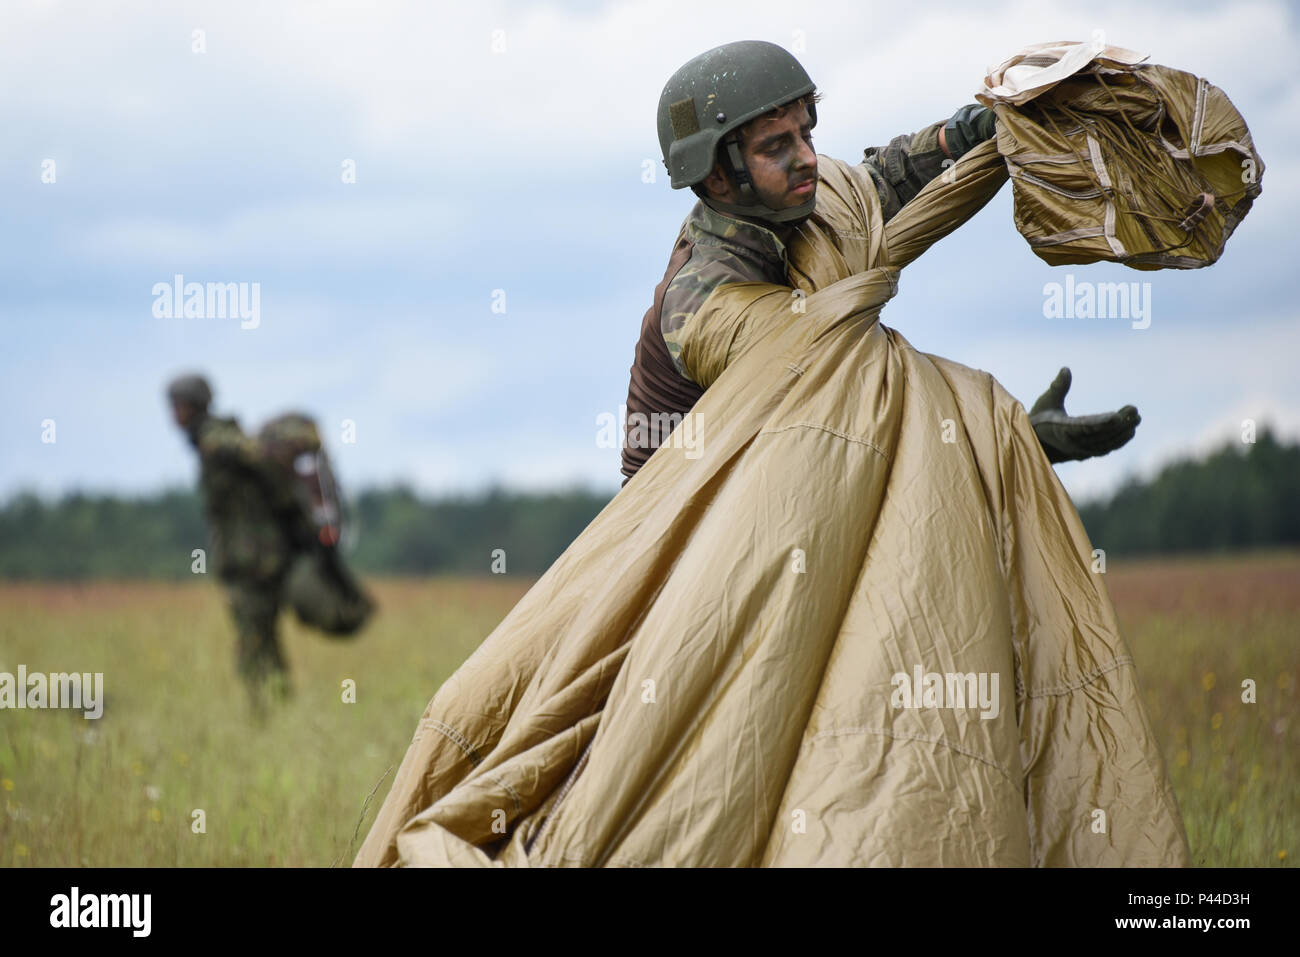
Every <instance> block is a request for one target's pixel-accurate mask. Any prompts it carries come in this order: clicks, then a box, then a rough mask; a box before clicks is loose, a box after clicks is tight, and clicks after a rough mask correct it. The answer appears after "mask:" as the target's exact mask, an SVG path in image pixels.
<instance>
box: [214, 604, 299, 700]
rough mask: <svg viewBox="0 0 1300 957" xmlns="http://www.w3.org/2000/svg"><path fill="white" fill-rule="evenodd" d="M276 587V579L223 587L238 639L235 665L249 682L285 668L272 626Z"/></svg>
mask: <svg viewBox="0 0 1300 957" xmlns="http://www.w3.org/2000/svg"><path fill="white" fill-rule="evenodd" d="M280 589H281V582H280V580H279V579H272V580H269V581H256V580H248V581H239V582H231V583H229V585H228V588H227V596H228V598H229V601H230V612H231V615H232V617H233V618H234V619H235V630H236V632H237V633H238V638H239V640H238V644H237V646H236V648H237V654H236V662H235V664H236V668H237V669H238V671H239V675H240V677H241V678H243V679H244V681H246V682H247V683H249V684H250V685H260V684H261V683H262V682H264V681H265V680H266V679H267V678H269V677H271V676H273V675H277V674H283V673H284V672H285V671H287V668H286V665H285V661H284V654H283V653H282V652H281V650H280V639H279V633H278V630H277V625H276V619H277V617H278V615H279V613H280Z"/></svg>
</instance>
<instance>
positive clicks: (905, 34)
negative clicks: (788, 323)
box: [0, 0, 1300, 497]
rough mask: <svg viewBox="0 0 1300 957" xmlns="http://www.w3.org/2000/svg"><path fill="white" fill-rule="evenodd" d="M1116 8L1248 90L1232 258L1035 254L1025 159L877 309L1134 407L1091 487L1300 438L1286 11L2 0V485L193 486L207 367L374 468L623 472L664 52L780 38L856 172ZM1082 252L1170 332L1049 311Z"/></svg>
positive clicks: (466, 473)
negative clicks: (180, 402) (1248, 205)
mask: <svg viewBox="0 0 1300 957" xmlns="http://www.w3.org/2000/svg"><path fill="white" fill-rule="evenodd" d="M900 11H901V12H902V15H900ZM1097 29H1101V30H1104V31H1105V34H1106V38H1107V40H1108V42H1111V43H1114V44H1116V45H1120V46H1125V47H1128V48H1130V49H1134V50H1138V51H1140V52H1142V53H1147V54H1150V57H1151V60H1150V62H1153V63H1161V64H1165V65H1168V66H1173V67H1177V68H1179V69H1183V70H1187V71H1189V72H1192V73H1195V74H1197V75H1200V76H1204V77H1206V78H1207V79H1209V80H1210V81H1211V82H1212V83H1214V84H1216V85H1217V86H1219V87H1221V88H1222V89H1223V90H1225V91H1226V92H1227V94H1228V95H1229V96H1230V97H1231V99H1232V101H1233V103H1234V104H1235V105H1236V106H1237V108H1238V109H1239V110H1240V111H1241V113H1242V114H1243V116H1244V117H1245V118H1246V120H1247V122H1248V124H1249V126H1250V130H1251V133H1252V134H1253V136H1254V139H1255V143H1256V146H1257V148H1258V149H1259V152H1260V154H1261V155H1262V156H1263V158H1264V161H1265V163H1266V165H1267V171H1266V173H1265V174H1264V177H1263V181H1262V182H1263V195H1262V196H1261V198H1260V200H1259V201H1258V202H1257V204H1256V206H1255V208H1254V210H1253V211H1252V212H1251V213H1250V215H1249V217H1248V218H1247V219H1246V221H1245V223H1244V224H1243V225H1242V226H1241V227H1240V228H1239V229H1238V231H1237V233H1236V235H1235V236H1234V237H1233V238H1232V240H1231V241H1230V243H1229V245H1228V248H1227V251H1226V253H1225V254H1224V256H1223V258H1222V259H1221V260H1220V261H1219V263H1217V264H1216V265H1215V266H1214V267H1212V268H1209V269H1204V270H1199V271H1192V272H1182V271H1174V270H1166V271H1162V272H1136V271H1133V270H1127V269H1124V268H1123V267H1120V266H1115V265H1109V264H1107V265H1096V266H1089V267H1072V269H1070V270H1066V269H1063V268H1056V269H1050V268H1049V267H1047V266H1046V265H1045V264H1043V263H1042V262H1040V261H1039V260H1038V259H1037V258H1036V257H1035V256H1034V255H1033V254H1032V253H1031V252H1030V250H1029V247H1028V246H1027V245H1026V243H1025V241H1024V239H1023V238H1022V237H1021V236H1020V235H1019V234H1018V233H1017V232H1016V229H1015V226H1014V223H1013V220H1012V202H1011V199H1012V197H1011V187H1010V186H1006V187H1004V188H1003V190H1002V192H1001V193H999V195H998V196H997V197H995V198H994V200H993V201H992V202H991V203H989V205H988V206H987V207H986V208H985V209H984V210H982V211H981V212H980V213H979V214H978V215H977V216H976V217H975V218H974V219H973V220H972V221H971V222H969V223H968V224H967V225H965V226H964V227H963V228H962V229H961V230H959V231H958V232H956V233H954V234H953V235H952V236H950V237H948V238H947V239H945V240H944V241H943V242H941V243H940V244H938V245H937V246H935V247H934V248H933V249H932V250H930V251H929V252H928V253H927V254H926V255H925V256H923V257H922V258H921V259H920V260H919V261H918V262H917V263H916V264H914V265H913V266H910V267H908V269H907V270H905V271H904V273H903V274H902V277H901V281H900V291H899V294H898V295H897V297H896V298H895V299H894V300H893V301H892V302H891V303H890V304H889V305H888V306H887V307H886V309H885V311H884V313H883V321H884V322H885V323H886V324H887V325H890V326H892V327H894V328H897V329H899V330H900V331H902V332H903V334H904V335H905V336H906V337H907V339H908V340H909V341H910V342H911V343H912V344H913V345H915V346H916V347H918V348H920V349H922V350H924V351H928V352H935V353H939V354H941V355H944V356H947V357H949V358H952V359H955V360H957V361H960V362H963V363H966V364H968V365H972V366H977V367H979V368H983V369H986V370H988V371H989V372H991V373H993V374H994V375H995V376H996V377H997V378H998V379H999V380H1000V381H1001V382H1002V383H1003V384H1004V385H1005V386H1006V387H1007V388H1008V389H1009V390H1010V391H1011V392H1012V394H1014V395H1016V396H1017V397H1018V398H1020V399H1021V400H1022V401H1023V402H1025V404H1026V406H1028V405H1030V404H1032V402H1033V400H1034V398H1035V397H1036V396H1037V395H1038V393H1039V392H1041V391H1042V389H1043V388H1044V387H1046V386H1047V384H1048V383H1049V382H1050V381H1051V379H1052V377H1053V375H1054V374H1055V372H1056V370H1057V368H1058V367H1060V366H1062V365H1069V366H1070V367H1071V368H1072V369H1073V371H1074V380H1075V384H1074V388H1073V390H1072V391H1071V393H1070V396H1069V398H1068V400H1067V408H1068V409H1069V410H1070V411H1072V412H1097V411H1103V410H1109V409H1115V408H1118V407H1119V406H1121V405H1123V404H1125V403H1133V404H1134V405H1136V406H1137V407H1138V408H1139V410H1140V411H1141V414H1142V417H1143V423H1142V425H1141V426H1140V428H1139V430H1138V434H1137V438H1136V439H1135V440H1134V441H1133V442H1132V443H1130V445H1129V446H1127V447H1126V448H1124V449H1123V450H1122V451H1120V452H1118V453H1115V454H1113V455H1111V456H1109V457H1108V458H1106V459H1104V460H1098V461H1093V462H1088V463H1078V464H1070V465H1066V466H1061V467H1059V468H1058V474H1060V475H1061V477H1062V479H1063V480H1064V482H1065V484H1066V487H1067V488H1068V489H1069V490H1070V491H1071V493H1072V494H1074V495H1075V496H1076V497H1089V496H1092V495H1096V494H1100V493H1104V492H1106V491H1109V490H1111V489H1113V488H1114V487H1115V486H1116V484H1117V483H1118V482H1119V481H1121V480H1122V479H1123V478H1124V477H1125V476H1127V475H1129V474H1132V473H1141V474H1147V473H1149V472H1150V471H1151V470H1152V469H1154V468H1155V467H1156V466H1158V464H1159V463H1161V462H1162V461H1165V460H1167V459H1168V458H1169V457H1170V456H1173V455H1178V454H1184V453H1186V452H1188V451H1192V450H1200V449H1204V448H1206V447H1207V446H1208V445H1209V444H1211V443H1213V442H1215V441H1218V440H1222V439H1223V438H1226V437H1228V436H1229V435H1235V434H1236V433H1237V432H1238V430H1239V427H1240V423H1241V421H1242V419H1244V418H1248V417H1249V418H1255V419H1257V420H1259V421H1261V422H1263V421H1272V422H1274V423H1275V424H1276V425H1277V426H1278V427H1279V428H1280V429H1281V431H1283V432H1284V433H1285V434H1286V435H1288V436H1290V437H1300V377H1297V376H1296V374H1295V373H1294V363H1295V361H1296V358H1297V356H1298V355H1300V323H1297V322H1296V313H1297V309H1296V306H1295V298H1294V294H1293V290H1292V286H1291V283H1293V282H1294V281H1295V277H1296V266H1295V257H1296V251H1297V243H1296V240H1295V238H1294V237H1295V231H1296V223H1297V222H1300V193H1298V191H1297V187H1296V182H1297V160H1296V155H1297V146H1300V134H1298V133H1297V131H1296V122H1295V119H1296V117H1297V116H1300V77H1298V76H1297V74H1296V73H1295V71H1294V68H1293V64H1294V59H1295V54H1294V51H1295V49H1296V47H1297V41H1298V40H1300V37H1298V35H1297V33H1298V31H1297V25H1296V14H1295V11H1294V9H1293V8H1292V7H1291V5H1289V4H1288V3H1285V2H1235V3H1231V4H1224V5H1222V6H1218V5H1199V4H1189V3H1187V2H1185V0H1183V2H1177V3H1173V2H1170V3H1142V4H1136V3H1131V2H1125V3H1107V2H1093V0H1090V2H1086V3H1063V2H1045V0H1028V2H1010V3H999V4H997V5H994V6H990V5H987V4H984V5H978V4H964V3H963V4H951V5H948V4H937V3H925V2H913V3H908V4H904V5H899V4H897V3H893V2H891V3H864V2H862V0H845V2H834V3H818V2H811V3H799V4H794V3H789V2H785V3H772V2H743V3H734V4H721V3H717V4H715V3H700V2H698V0H691V2H672V0H649V2H613V3H596V2H572V3H549V4H532V3H502V2H474V3H468V2H466V3H399V2H382V0H369V2H356V3H342V2H338V3H326V2H295V3H289V2H252V0H249V2H234V0H222V2H205V3H198V2H196V3H183V2H177V3H168V4H159V3H157V2H156V0H155V2H136V3H129V2H127V3H113V4H108V3H101V2H93V0H85V2H82V3H72V2H58V0H50V2H31V0H13V2H6V3H5V4H4V5H3V6H2V7H0V117H2V118H3V131H4V132H3V135H2V136H0V180H2V181H3V184H4V203H3V206H4V209H5V216H4V220H3V221H4V224H5V228H4V230H3V233H2V234H0V244H2V248H0V253H2V254H0V285H2V287H3V296H2V298H0V323H3V331H4V345H3V348H0V410H2V411H0V497H7V496H8V495H10V494H12V493H13V492H15V491H17V490H19V489H25V488H26V489H36V490H39V491H41V492H44V493H47V494H57V493H62V492H64V491H67V490H71V489H85V490H91V491H121V492H148V491H152V490H155V489H158V488H161V487H164V486H168V485H176V484H185V483H190V482H192V481H193V479H194V476H195V463H194V461H193V456H192V453H191V452H190V450H189V448H188V447H187V446H186V445H185V444H184V442H183V440H182V438H181V436H180V435H179V433H177V432H176V430H175V429H174V428H173V427H172V426H171V425H170V423H169V420H168V418H167V410H166V408H165V406H164V403H163V400H162V387H163V384H164V382H165V381H166V380H167V379H168V378H169V377H170V376H171V375H173V374H174V373H176V372H179V371H185V370H188V369H191V368H194V369H202V370H204V371H206V372H207V373H208V374H209V375H210V377H211V379H212V380H213V382H214V384H215V386H216V389H217V401H216V405H217V407H218V408H219V409H220V410H222V411H225V412H230V413H233V414H236V415H238V416H239V418H240V419H241V421H242V422H244V423H245V424H246V425H249V426H253V425H256V424H257V423H259V422H260V421H261V420H263V419H264V418H266V417H268V416H269V415H271V414H274V413H276V412H280V411H284V410H286V409H290V408H302V409H305V410H308V411H310V412H312V413H313V414H315V415H317V416H318V417H319V419H320V420H321V421H322V422H323V423H325V424H326V425H327V427H328V431H327V441H328V442H329V444H330V446H331V450H332V452H333V454H334V456H335V458H336V460H337V466H338V469H339V471H340V473H341V474H342V476H343V478H344V480H345V483H346V484H347V485H349V486H350V487H352V488H354V489H355V488H358V487H361V486H366V485H371V484H376V483H389V482H392V481H398V480H400V481H406V482H409V483H411V484H413V485H415V486H416V487H417V488H420V489H422V490H424V491H428V492H442V491H448V490H468V489H473V488H477V487H481V486H482V485H484V484H485V483H488V482H497V483H501V484H505V485H508V486H514V487H529V488H539V487H553V486H557V485H564V484H572V483H580V484H585V485H588V486H590V487H596V488H600V489H604V490H608V491H613V490H615V489H617V488H618V484H619V479H620V476H619V453H618V450H617V449H606V448H600V447H599V446H598V444H597V434H598V428H597V417H598V416H599V415H600V414H601V413H605V412H610V413H616V412H617V410H618V407H619V405H620V403H621V402H622V401H623V400H624V398H625V395H626V389H627V376H628V367H629V365H630V364H631V361H632V355H633V346H634V344H635V340H636V337H637V334H638V330H639V324H640V320H641V317H642V315H643V313H644V312H645V309H646V307H647V306H648V305H649V303H650V297H651V294H652V291H653V288H654V286H655V284H656V283H657V282H658V281H659V279H660V278H661V277H662V275H663V270H664V266H665V264H666V262H667V257H668V253H669V251H670V248H671V245H672V242H673V240H674V238H675V236H676V233H677V228H678V226H679V224H680V223H681V220H682V218H683V217H684V216H685V215H686V213H687V212H688V210H689V209H690V206H691V205H692V203H693V202H694V196H693V195H691V194H690V193H689V192H688V191H676V192H675V191H673V190H672V189H670V187H669V185H668V182H667V179H666V176H665V175H664V171H663V168H662V165H661V164H660V162H659V153H658V144H657V140H656V137H655V125H654V114H655V106H656V103H657V100H658V96H659V92H660V90H661V89H662V87H663V84H664V82H665V80H666V79H667V78H668V76H669V75H670V74H671V73H672V72H673V70H675V69H676V68H677V67H678V66H679V65H680V64H681V63H683V62H684V61H685V60H687V59H689V58H690V57H692V56H694V55H695V54H697V53H700V52H702V51H704V50H706V49H708V48H710V47H712V46H715V45H717V44H720V43H725V42H728V41H730V40H737V39H766V40H770V41H773V42H776V43H779V44H782V45H783V46H785V47H787V48H788V49H791V50H792V51H794V52H796V54H797V55H798V56H799V58H800V60H801V62H802V63H803V64H804V66H805V67H806V68H807V69H808V71H809V73H810V74H811V75H812V77H813V79H814V80H815V81H816V83H817V84H818V86H819V88H820V89H821V90H822V91H823V92H824V94H825V99H824V100H823V101H822V103H821V105H820V106H819V108H818V117H819V125H818V127H817V131H816V148H817V150H818V151H819V152H821V153H825V154H828V155H831V156H836V157H839V158H842V159H845V160H849V161H853V162H856V161H859V160H861V158H862V150H863V149H864V148H865V147H869V146H876V145H883V144H885V143H886V142H888V141H889V140H890V139H891V138H892V137H893V136H895V135H897V134H899V133H905V132H913V131H915V130H917V129H919V128H920V127H922V126H925V125H927V124H929V123H932V122H934V121H936V120H939V119H943V118H946V117H947V116H949V115H951V114H952V113H953V112H954V111H955V110H956V109H957V108H958V107H960V106H962V105H963V104H965V103H969V102H972V101H973V95H974V93H975V92H976V90H977V89H978V88H979V85H980V81H981V79H982V77H983V75H984V73H985V70H986V69H987V68H988V67H990V66H992V65H994V64H996V63H998V62H1000V61H1001V60H1003V59H1005V58H1006V57H1007V56H1009V55H1011V54H1012V53H1014V52H1016V51H1017V50H1018V49H1020V48H1021V47H1023V46H1025V45H1027V44H1030V43H1037V42H1042V41H1050V40H1063V39H1087V38H1088V37H1089V36H1090V35H1091V34H1092V32H1093V31H1094V30H1097ZM196 30H200V31H203V32H202V33H201V34H198V35H196V34H195V31H196ZM196 36H197V37H199V38H200V39H201V41H202V44H201V45H202V46H203V47H204V50H203V51H202V52H195V46H196ZM494 46H495V47H496V48H497V49H494ZM48 161H53V167H52V169H53V172H54V182H52V183H51V182H43V178H45V179H48V178H49V175H48V173H49V171H50V169H51V167H50V164H49V162H48ZM347 161H352V163H353V164H354V168H355V180H356V181H355V182H354V183H349V182H344V178H345V177H344V175H343V173H344V167H345V163H346V162H347ZM647 168H649V169H652V170H655V171H656V173H657V175H656V176H655V177H654V182H649V183H647V182H644V181H643V180H644V177H643V172H644V171H645V170H646V169H647ZM43 174H44V175H43ZM1067 271H1072V272H1073V273H1074V275H1075V277H1076V280H1082V279H1087V280H1097V281H1111V280H1116V281H1118V280H1122V281H1140V282H1149V283H1151V303H1152V313H1151V325H1150V327H1149V328H1147V329H1143V330H1135V329H1133V328H1132V327H1131V323H1130V322H1129V321H1128V320H1125V319H1090V320H1085V319H1060V320H1049V319H1045V318H1044V317H1043V314H1042V303H1043V284H1044V283H1045V282H1050V281H1063V280H1064V275H1065V273H1066V272H1067ZM176 274H181V275H183V276H184V277H185V280H186V281H198V282H243V283H250V284H251V283H257V284H258V288H259V291H260V314H259V318H260V322H259V324H258V325H257V327H256V328H242V327H241V325H243V324H241V322H240V321H239V320H238V319H235V318H225V319H220V318H206V319H199V318H188V319H187V318H183V317H182V318H166V317H161V318H160V317H159V316H156V315H155V309H154V306H155V296H154V293H153V291H152V290H153V288H154V285H155V284H156V283H160V282H164V283H169V282H171V281H172V277H173V276H175V275H176ZM494 290H503V291H504V303H505V311H504V312H494V311H493V302H494V299H493V296H494ZM498 301H499V300H498ZM345 419H346V420H351V421H352V422H353V423H355V429H356V442H355V444H344V443H343V442H342V441H341V431H340V430H341V427H342V423H343V421H344V420H345ZM45 420H53V421H54V423H55V428H56V439H57V440H56V441H55V442H54V443H52V444H51V443H45V442H42V441H41V437H42V422H43V421H45Z"/></svg>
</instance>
